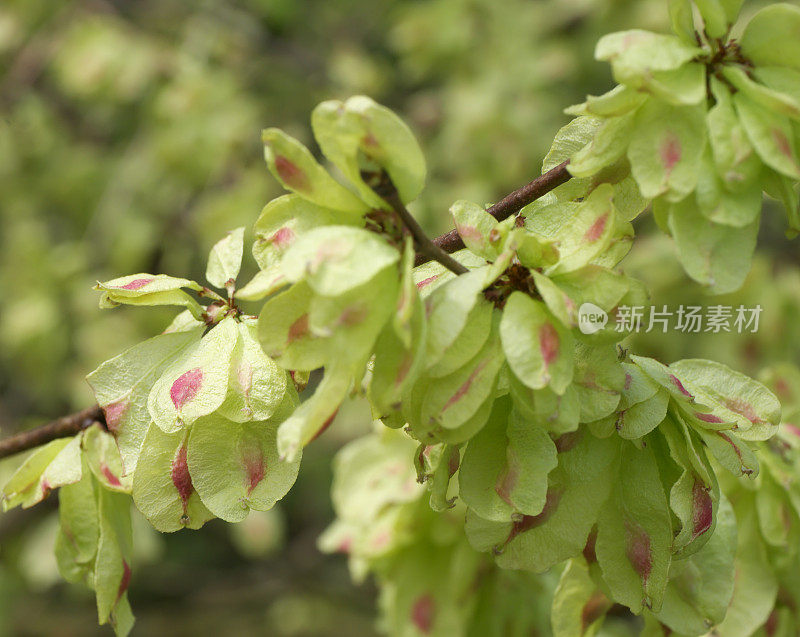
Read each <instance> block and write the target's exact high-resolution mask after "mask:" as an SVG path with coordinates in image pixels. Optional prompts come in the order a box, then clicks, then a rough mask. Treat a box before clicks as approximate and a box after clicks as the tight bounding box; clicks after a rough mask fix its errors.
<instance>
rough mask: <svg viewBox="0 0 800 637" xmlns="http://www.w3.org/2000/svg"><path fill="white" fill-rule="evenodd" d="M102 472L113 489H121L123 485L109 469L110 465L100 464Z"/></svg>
mask: <svg viewBox="0 0 800 637" xmlns="http://www.w3.org/2000/svg"><path fill="white" fill-rule="evenodd" d="M100 471H101V472H102V473H103V476H104V477H105V479H106V480H107V481H108V484H110V485H111V486H112V487H121V486H122V483H121V482H120V481H119V478H118V477H117V476H115V475H114V473H113V472H112V471H111V469H109V468H108V465H107V464H106V463H105V462H101V463H100Z"/></svg>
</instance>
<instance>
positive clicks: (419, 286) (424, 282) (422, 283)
mask: <svg viewBox="0 0 800 637" xmlns="http://www.w3.org/2000/svg"><path fill="white" fill-rule="evenodd" d="M438 278H439V275H438V274H434V275H433V276H429V277H428V278H427V279H423V280H422V281H420V282H419V283H417V289H418V290H421V289H422V288H424V287H425V286H426V285H429V284H431V283H433V282H434V281H435V280H436V279H438Z"/></svg>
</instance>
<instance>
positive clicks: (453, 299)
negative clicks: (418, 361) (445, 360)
mask: <svg viewBox="0 0 800 637" xmlns="http://www.w3.org/2000/svg"><path fill="white" fill-rule="evenodd" d="M483 282H484V273H483V272H482V271H480V270H473V271H471V272H467V273H466V274H462V275H460V276H458V277H455V278H452V279H450V280H448V281H447V282H445V283H443V284H442V285H440V286H438V287H436V288H435V289H434V290H433V292H431V293H430V295H429V296H428V297H427V298H426V299H425V314H426V317H427V319H428V330H427V331H428V338H427V342H426V346H425V347H426V353H425V359H426V361H427V365H428V366H431V367H432V366H433V365H435V364H436V363H438V362H439V360H440V359H441V358H442V357H443V356H444V354H445V352H446V351H447V350H448V349H449V348H450V346H451V345H452V344H453V342H454V341H455V340H456V339H457V338H458V335H459V334H460V333H461V332H462V331H463V330H464V326H465V325H466V323H467V320H468V317H469V316H470V313H471V312H472V309H473V308H474V307H475V306H476V304H478V301H479V299H480V296H479V295H480V292H481V290H482V289H483ZM417 285H419V284H417Z"/></svg>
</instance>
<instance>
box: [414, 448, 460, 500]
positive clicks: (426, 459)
mask: <svg viewBox="0 0 800 637" xmlns="http://www.w3.org/2000/svg"><path fill="white" fill-rule="evenodd" d="M460 464H461V451H460V449H459V447H458V446H457V445H448V444H438V445H425V444H421V445H420V446H419V450H418V452H417V454H416V455H415V456H414V465H415V467H416V468H417V482H420V483H423V484H426V485H427V487H428V491H430V494H431V496H430V499H429V502H430V505H431V509H433V510H434V511H437V512H440V511H444V510H446V509H450V508H452V507H453V506H455V501H456V496H455V495H454V496H453V497H448V495H449V493H450V492H451V491H452V490H453V489H452V488H451V484H450V482H451V479H452V478H453V476H454V475H455V473H456V472H457V471H458V469H459V466H460Z"/></svg>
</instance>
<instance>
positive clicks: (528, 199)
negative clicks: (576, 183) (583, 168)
mask: <svg viewBox="0 0 800 637" xmlns="http://www.w3.org/2000/svg"><path fill="white" fill-rule="evenodd" d="M567 163H568V162H566V161H565V162H562V163H560V164H559V165H558V166H556V167H555V168H551V169H550V170H548V171H547V172H546V173H544V174H543V175H541V176H540V177H537V178H536V179H534V180H533V181H531V182H529V183H527V184H525V185H524V186H522V187H521V188H517V189H516V190H515V191H514V192H512V193H510V194H508V195H506V196H505V197H503V198H502V199H501V200H500V201H498V202H497V203H496V204H494V205H493V206H491V207H490V208H488V209H487V212H488V213H489V214H490V215H492V216H493V217H494V218H495V219H497V220H498V221H502V220H503V219H507V218H508V217H510V216H511V215H513V214H516V213H518V212H519V211H520V210H522V209H523V208H524V207H525V206H527V205H528V204H529V203H532V202H534V201H536V200H537V199H539V198H540V197H542V196H544V195H546V194H547V193H548V192H550V191H551V190H554V189H555V188H558V186H560V185H561V184H563V183H566V182H567V181H569V180H570V178H571V177H572V175H570V174H569V171H568V170H567ZM433 243H434V245H436V246H438V247H439V248H441V249H442V250H444V251H445V252H447V253H453V252H456V251H457V250H461V249H462V248H463V247H464V241H463V240H462V239H461V236H460V235H459V234H458V231H456V230H451V231H450V232H448V233H447V234H443V235H442V236H440V237H436V238H435V239H434V240H433ZM430 260H431V257H429V256H428V255H427V254H425V253H420V254H418V255H417V258H416V261H415V262H414V263H415V265H421V264H423V263H427V262H428V261H430Z"/></svg>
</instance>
